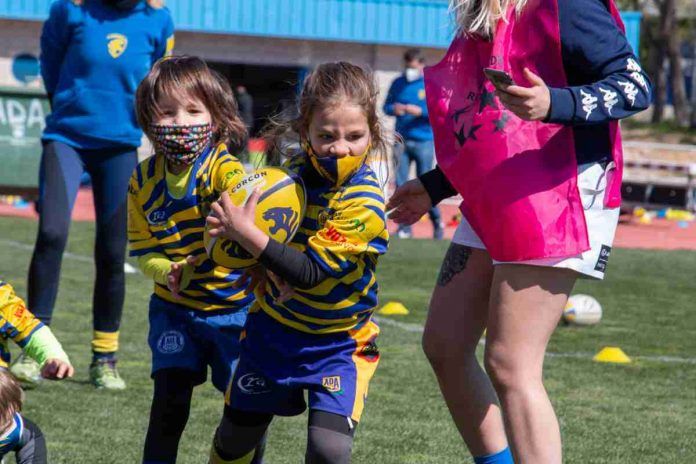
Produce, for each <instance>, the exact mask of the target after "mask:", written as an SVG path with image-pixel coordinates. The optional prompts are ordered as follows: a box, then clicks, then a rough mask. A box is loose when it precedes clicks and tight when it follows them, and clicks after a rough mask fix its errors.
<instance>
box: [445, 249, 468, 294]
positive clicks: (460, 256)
mask: <svg viewBox="0 0 696 464" xmlns="http://www.w3.org/2000/svg"><path fill="white" fill-rule="evenodd" d="M469 256H471V247H468V246H465V245H458V244H456V243H452V244H451V245H450V247H449V249H448V250H447V254H446V255H445V260H444V261H443V262H442V267H441V268H440V275H439V276H438V278H437V285H438V286H440V287H444V286H445V285H447V284H448V283H449V282H450V280H452V278H453V277H454V276H455V275H457V274H459V273H460V272H462V271H463V270H464V269H466V263H467V261H469Z"/></svg>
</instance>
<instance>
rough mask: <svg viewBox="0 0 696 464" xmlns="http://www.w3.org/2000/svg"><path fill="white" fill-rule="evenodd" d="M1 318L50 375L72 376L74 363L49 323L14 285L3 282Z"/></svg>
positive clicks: (6, 330)
mask: <svg viewBox="0 0 696 464" xmlns="http://www.w3.org/2000/svg"><path fill="white" fill-rule="evenodd" d="M0 309H1V311H0V321H1V322H2V324H1V325H2V332H3V334H4V335H5V336H7V337H10V338H12V340H14V342H15V343H17V344H18V345H19V346H20V347H22V349H23V350H24V352H25V353H26V354H27V356H29V357H30V358H32V359H33V360H35V361H36V362H37V363H38V364H39V365H40V366H42V372H41V374H42V375H43V376H44V377H47V378H53V379H62V378H64V377H72V375H73V372H74V370H73V367H72V365H71V364H70V359H69V358H68V355H67V354H66V353H65V351H63V347H62V346H61V345H60V343H59V342H58V340H56V337H55V336H54V335H53V332H51V329H49V328H48V326H45V325H43V324H42V323H41V321H39V320H38V319H37V318H36V317H35V316H34V315H33V314H32V313H31V312H30V311H29V310H28V309H27V308H26V306H25V304H24V301H23V300H22V299H21V298H19V297H18V296H17V295H15V293H14V290H13V289H12V287H11V286H10V285H9V284H7V283H4V282H0Z"/></svg>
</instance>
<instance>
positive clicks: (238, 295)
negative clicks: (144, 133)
mask: <svg viewBox="0 0 696 464" xmlns="http://www.w3.org/2000/svg"><path fill="white" fill-rule="evenodd" d="M243 172H244V168H243V166H242V164H241V163H240V162H239V160H238V159H237V158H235V157H234V156H232V155H231V154H230V153H229V152H228V151H227V147H226V146H225V145H224V144H220V145H218V146H217V147H216V148H214V149H210V150H208V151H207V152H205V153H204V154H202V155H201V156H199V157H198V159H197V160H196V162H195V163H194V165H193V166H192V171H191V175H190V176H189V179H188V185H187V186H186V192H185V194H184V195H183V197H181V198H175V197H174V196H173V195H172V193H171V192H170V191H169V189H168V187H167V180H166V167H165V159H164V157H162V156H153V157H151V158H149V159H147V160H145V161H143V162H142V163H140V164H139V165H138V167H137V168H136V169H135V171H134V172H133V175H132V176H131V180H130V184H129V186H128V241H129V243H130V255H131V256H143V255H146V254H149V253H160V254H162V255H164V256H166V257H167V258H168V259H169V260H171V261H182V260H184V259H185V258H186V257H187V256H189V255H193V256H199V257H200V258H199V264H198V265H197V266H196V267H195V269H194V272H193V275H192V277H191V282H190V283H189V285H188V286H187V287H186V288H185V289H184V290H182V291H181V292H180V295H181V298H180V299H176V298H174V297H173V296H172V294H171V292H170V291H169V289H167V287H166V286H164V285H162V284H159V283H157V282H155V294H156V295H157V296H159V297H160V298H162V299H163V300H166V301H169V302H172V303H175V304H179V305H183V306H186V307H189V308H192V309H196V310H203V311H217V310H234V309H238V308H242V307H245V306H247V305H248V304H250V303H251V301H253V296H252V295H244V288H239V289H235V288H232V284H233V282H234V281H235V280H237V279H238V278H239V276H240V275H241V272H239V271H236V270H230V269H227V268H225V267H221V266H216V265H215V263H213V262H212V261H211V260H210V259H208V256H207V255H206V252H205V247H204V246H203V231H204V229H205V218H206V216H207V215H208V213H209V212H210V205H211V203H212V202H214V201H216V200H217V199H218V198H219V197H220V194H221V193H222V192H223V191H224V190H225V189H226V187H227V186H228V184H229V183H230V182H232V180H233V179H234V178H235V177H236V176H237V175H239V174H242V173H243Z"/></svg>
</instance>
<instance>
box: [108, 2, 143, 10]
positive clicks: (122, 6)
mask: <svg viewBox="0 0 696 464" xmlns="http://www.w3.org/2000/svg"><path fill="white" fill-rule="evenodd" d="M141 1H142V0H104V3H106V4H107V5H110V6H113V7H114V8H118V9H119V10H132V9H133V7H135V5H137V4H138V3H140V2H141Z"/></svg>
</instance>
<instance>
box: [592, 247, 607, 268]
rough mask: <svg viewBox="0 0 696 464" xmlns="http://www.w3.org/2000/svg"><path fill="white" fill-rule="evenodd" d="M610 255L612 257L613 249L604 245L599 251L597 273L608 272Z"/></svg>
mask: <svg viewBox="0 0 696 464" xmlns="http://www.w3.org/2000/svg"><path fill="white" fill-rule="evenodd" d="M609 255H611V247H610V246H607V245H602V249H601V250H599V258H598V259H597V264H596V265H595V268H594V269H595V271H600V272H606V270H607V262H608V261H609Z"/></svg>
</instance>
